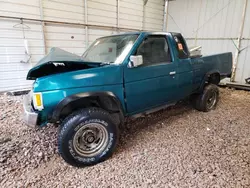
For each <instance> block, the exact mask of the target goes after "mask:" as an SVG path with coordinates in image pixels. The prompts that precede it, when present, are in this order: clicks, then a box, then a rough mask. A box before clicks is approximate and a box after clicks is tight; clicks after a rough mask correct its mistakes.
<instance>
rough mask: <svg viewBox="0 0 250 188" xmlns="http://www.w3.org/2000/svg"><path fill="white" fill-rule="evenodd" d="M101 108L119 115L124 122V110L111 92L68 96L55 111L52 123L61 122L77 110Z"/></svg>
mask: <svg viewBox="0 0 250 188" xmlns="http://www.w3.org/2000/svg"><path fill="white" fill-rule="evenodd" d="M91 106H93V107H101V108H103V109H104V110H106V111H108V112H110V113H119V119H120V121H122V122H123V119H124V108H123V106H122V103H121V101H120V100H119V99H118V97H116V95H115V94H113V93H112V92H109V91H101V92H85V93H78V94H74V95H70V96H67V97H66V98H64V99H63V100H62V101H61V102H59V103H58V104H57V105H56V107H55V108H54V110H53V113H52V117H51V122H57V121H60V119H62V118H65V117H66V116H67V115H69V114H70V113H72V112H73V111H75V110H78V109H80V108H84V107H91Z"/></svg>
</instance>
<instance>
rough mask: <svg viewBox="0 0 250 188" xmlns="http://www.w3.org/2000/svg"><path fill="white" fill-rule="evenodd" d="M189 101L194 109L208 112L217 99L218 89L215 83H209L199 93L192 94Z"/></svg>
mask: <svg viewBox="0 0 250 188" xmlns="http://www.w3.org/2000/svg"><path fill="white" fill-rule="evenodd" d="M191 101H192V104H193V106H194V108H195V109H196V110H199V111H202V112H209V111H211V110H213V109H215V108H216V105H217V103H218V101H219V89H218V87H217V86H216V85H214V84H209V85H207V86H206V87H205V88H204V90H203V92H202V93H201V94H197V95H195V96H193V97H192V100H191Z"/></svg>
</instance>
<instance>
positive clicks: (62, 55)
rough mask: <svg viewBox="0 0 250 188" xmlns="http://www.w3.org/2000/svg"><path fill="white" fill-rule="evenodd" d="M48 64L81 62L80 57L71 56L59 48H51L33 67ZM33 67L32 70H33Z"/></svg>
mask: <svg viewBox="0 0 250 188" xmlns="http://www.w3.org/2000/svg"><path fill="white" fill-rule="evenodd" d="M48 62H83V60H82V58H81V56H78V55H75V54H72V53H70V52H67V51H65V50H62V49H60V48H56V47H54V48H51V50H50V52H49V53H48V55H46V56H45V57H44V58H42V59H41V60H40V61H39V62H38V63H37V64H36V66H35V67H37V66H41V65H43V64H45V63H48ZM35 67H34V68H35Z"/></svg>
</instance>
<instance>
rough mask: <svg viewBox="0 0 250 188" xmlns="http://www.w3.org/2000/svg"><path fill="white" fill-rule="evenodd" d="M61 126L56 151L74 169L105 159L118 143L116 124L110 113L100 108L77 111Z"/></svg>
mask: <svg viewBox="0 0 250 188" xmlns="http://www.w3.org/2000/svg"><path fill="white" fill-rule="evenodd" d="M61 126H62V128H61V130H60V131H59V136H58V150H59V153H60V155H61V156H62V158H63V159H64V160H65V161H66V162H67V163H69V164H71V165H73V166H77V167H83V166H89V165H94V164H96V163H99V162H101V161H104V160H106V159H107V158H108V157H110V156H111V155H112V153H113V151H114V149H115V147H116V144H117V141H118V135H119V133H118V127H117V125H116V124H115V123H113V121H112V119H111V117H110V115H109V113H108V112H106V111H105V110H102V109H100V108H86V109H82V110H79V111H76V112H74V113H73V114H71V115H70V116H69V117H68V118H66V119H65V120H64V121H63V123H62V125H61Z"/></svg>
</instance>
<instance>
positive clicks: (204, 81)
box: [199, 70, 221, 92]
mask: <svg viewBox="0 0 250 188" xmlns="http://www.w3.org/2000/svg"><path fill="white" fill-rule="evenodd" d="M211 75H218V79H219V81H218V83H219V82H220V79H221V76H220V72H219V71H218V70H211V71H209V72H207V73H206V74H205V76H204V78H203V80H202V82H201V85H200V88H199V91H200V92H202V91H203V89H204V87H205V85H206V84H208V83H209V82H210V78H211ZM218 83H214V84H216V85H217V84H218Z"/></svg>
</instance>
